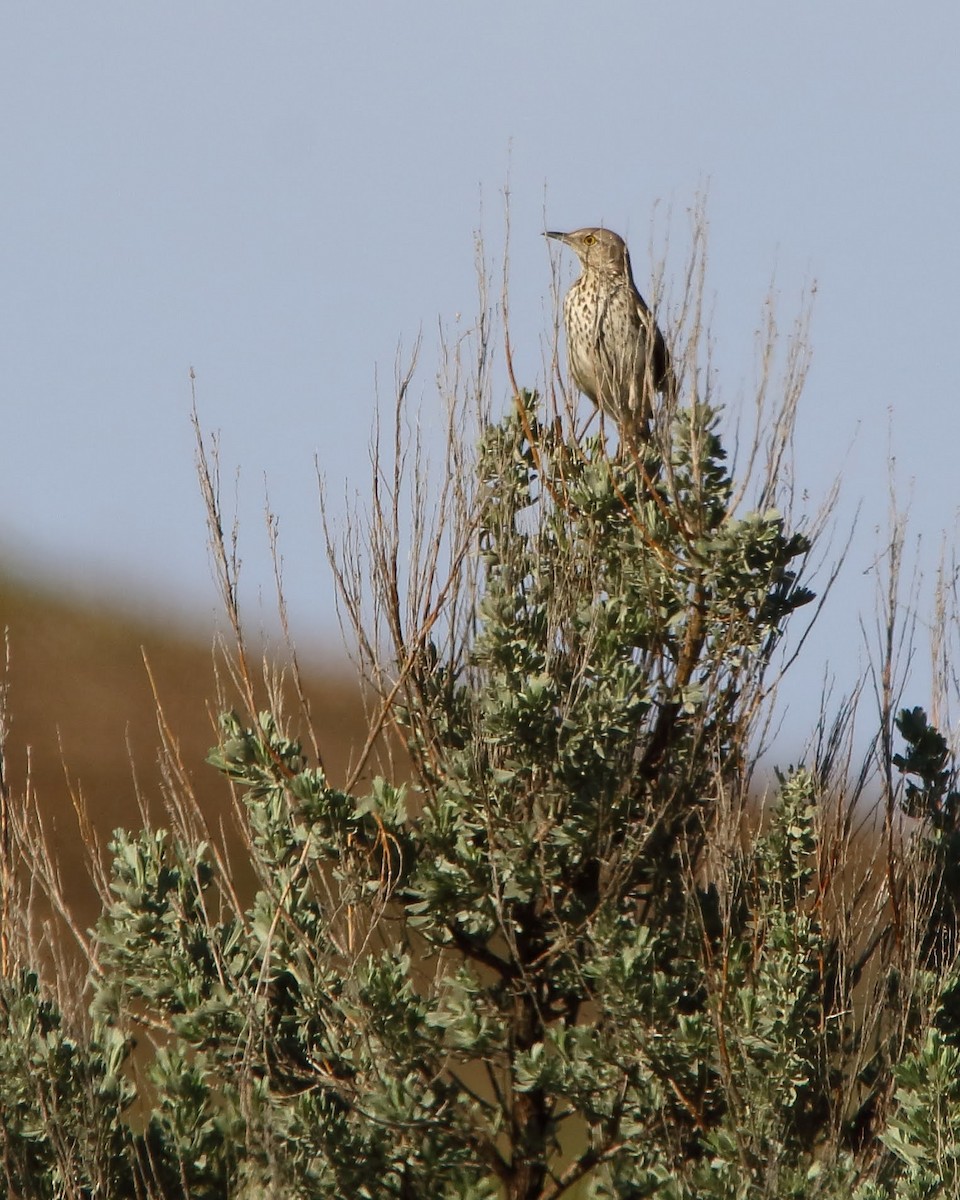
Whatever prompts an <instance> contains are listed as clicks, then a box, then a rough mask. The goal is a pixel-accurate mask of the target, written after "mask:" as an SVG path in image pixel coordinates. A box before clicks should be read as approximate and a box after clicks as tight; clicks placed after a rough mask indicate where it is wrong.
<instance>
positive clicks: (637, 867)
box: [0, 394, 960, 1200]
mask: <svg viewBox="0 0 960 1200" xmlns="http://www.w3.org/2000/svg"><path fill="white" fill-rule="evenodd" d="M477 473H478V478H479V479H480V481H481V483H482V490H481V495H480V501H479V509H478V511H477V513H476V529H477V530H478V532H479V538H478V542H477V545H478V553H479V555H480V562H481V565H482V586H481V587H480V590H479V593H478V595H477V596H476V597H474V598H473V599H474V600H475V603H474V605H473V607H472V608H471V609H470V613H469V618H470V619H469V620H468V621H467V622H466V626H465V628H466V629H467V632H466V633H465V634H464V635H463V637H464V640H463V642H462V644H460V645H457V644H455V638H453V637H452V636H451V640H450V642H449V644H445V645H444V646H441V644H440V643H439V642H437V643H432V642H430V641H429V640H428V639H427V638H426V637H424V638H422V639H421V640H420V642H419V644H418V645H419V648H418V649H417V650H416V652H415V653H413V654H411V655H409V656H408V657H407V659H406V660H405V661H404V662H403V666H402V673H401V679H400V684H402V687H401V686H398V687H397V688H396V689H395V691H394V693H393V695H392V697H391V702H392V712H393V716H394V718H395V719H396V721H397V723H398V725H399V726H400V727H401V728H402V730H403V731H404V734H405V736H406V738H407V741H408V746H409V750H410V755H411V761H412V762H413V764H414V768H415V776H414V779H413V782H412V783H410V784H409V785H405V784H401V783H399V782H390V781H388V780H386V779H384V778H377V779H375V780H374V781H373V782H372V783H371V784H370V786H369V790H368V791H367V792H366V794H364V795H359V796H358V795H352V794H349V793H347V792H345V791H342V790H339V789H337V788H334V787H332V786H330V784H329V782H328V780H327V779H326V777H325V775H324V772H323V770H322V769H321V768H320V767H319V766H318V765H316V764H311V762H310V760H309V758H308V756H307V754H306V753H305V752H304V750H303V748H302V746H301V745H300V744H299V742H298V741H297V740H296V739H295V738H294V737H293V736H292V735H291V734H290V732H289V731H288V730H287V729H286V728H285V726H284V724H283V721H282V720H281V718H280V717H279V715H277V714H275V713H271V712H262V713H259V714H256V715H250V716H248V717H247V718H246V719H244V718H241V717H240V716H239V715H238V714H236V713H228V714H226V715H224V717H223V718H222V721H221V733H220V740H219V744H218V746H217V747H216V748H215V749H214V750H213V751H212V752H211V755H210V762H211V763H212V764H213V766H214V767H215V768H216V769H217V770H219V771H220V772H221V773H222V775H223V776H224V777H225V778H226V780H228V781H229V783H230V785H231V786H232V787H233V788H235V789H236V790H237V792H238V793H239V795H240V797H241V800H242V806H243V812H244V814H245V830H246V833H247V835H248V840H249V848H250V855H251V861H252V865H253V867H254V870H255V873H256V878H257V885H256V887H255V889H254V894H253V895H252V897H251V898H249V900H248V901H244V902H238V901H236V900H235V896H234V892H233V891H232V889H231V888H230V887H229V886H228V882H229V881H227V880H226V879H224V878H223V876H222V875H221V869H220V867H219V865H218V862H217V860H216V859H215V857H214V855H213V854H212V852H211V848H210V847H209V846H208V845H207V844H206V843H205V842H203V841H199V840H197V839H195V838H191V837H189V836H188V835H187V833H186V831H185V830H182V829H181V830H179V831H178V832H171V831H167V830H156V829H147V830H143V831H141V832H139V833H138V834H135V835H133V834H129V833H126V832H124V831H122V830H118V831H117V832H116V834H115V836H114V839H113V842H112V844H111V847H110V849H111V853H112V860H113V862H112V875H111V883H110V887H111V897H112V898H111V902H110V903H109V905H108V906H107V907H106V909H105V911H104V912H103V915H102V916H101V918H100V921H99V922H98V925H97V929H96V937H97V950H96V962H95V970H94V971H93V973H92V975H91V980H90V991H91V1002H90V1010H89V1012H90V1015H89V1020H88V1022H87V1027H86V1030H85V1032H84V1033H83V1035H82V1036H81V1035H79V1034H78V1035H77V1036H72V1037H71V1036H67V1034H66V1033H65V1031H64V1026H63V1021H62V1019H61V1016H60V1015H59V1013H58V1012H57V1010H56V1008H55V1006H54V1005H53V1004H52V1003H51V1001H50V1000H49V999H45V998H44V996H43V994H42V991H41V989H40V987H39V985H38V983H37V980H36V977H35V976H33V975H23V976H20V977H16V978H10V979H8V980H6V981H4V982H3V986H2V991H0V1019H2V1021H3V1036H2V1038H0V1068H2V1069H0V1135H2V1138H3V1146H4V1164H5V1165H4V1170H5V1171H6V1178H7V1183H8V1190H9V1192H10V1194H11V1195H13V1194H16V1195H24V1196H33V1195H36V1196H44V1197H45V1196H48V1195H49V1196H51V1197H52V1196H58V1195H76V1196H81V1195H82V1196H88V1195H89V1196H93V1195H101V1194H110V1195H115V1196H121V1195H130V1196H134V1195H136V1196H143V1197H147V1196H150V1197H173V1196H177V1197H183V1196H187V1197H227V1196H258V1197H259V1196H268V1195H269V1196H273V1195H277V1196H279V1195H282V1196H284V1197H295V1198H298V1197H303V1198H307V1197H310V1198H312V1197H327V1196H329V1197H344V1196H349V1197H370V1198H380V1197H396V1198H398V1200H406V1198H408V1197H413V1196H425V1195H431V1196H436V1197H438V1198H439V1197H449V1198H450V1200H453V1198H454V1197H457V1198H460V1197H473V1198H476V1200H481V1198H487V1197H494V1196H505V1197H509V1198H511V1200H513V1198H518V1200H520V1198H522V1200H534V1198H538V1197H540V1198H547V1197H559V1196H560V1195H564V1194H566V1195H571V1196H572V1195H575V1194H580V1195H589V1196H593V1197H597V1198H598V1200H599V1198H600V1197H611V1198H612V1197H623V1198H626V1197H653V1196H656V1197H658V1198H662V1200H694V1198H697V1200H700V1198H707V1197H713V1198H717V1200H720V1198H724V1200H727V1198H729V1200H734V1198H736V1200H741V1198H742V1200H747V1198H750V1200H753V1198H759V1197H770V1198H774V1197H776V1198H786V1197H796V1198H798V1200H799V1198H800V1197H823V1198H825V1200H826V1198H836V1200H839V1198H840V1197H843V1198H846V1197H850V1196H854V1197H857V1198H858V1200H876V1198H877V1197H880V1196H888V1195H896V1196H903V1197H910V1198H911V1200H912V1198H913V1197H921V1196H923V1197H928V1196H941V1195H942V1196H949V1195H955V1194H956V1193H957V1190H958V1186H960V1149H958V1148H960V1090H958V1088H960V1085H958V1082H957V1081H958V1079H960V1058H958V1054H960V1034H958V1030H960V1024H958V1021H957V1013H958V1011H960V1004H958V1002H957V1000H956V997H957V996H958V995H960V977H958V976H956V975H955V974H951V973H950V971H949V970H947V969H946V967H943V969H941V964H945V963H946V958H947V956H946V953H945V948H944V945H943V943H942V942H940V943H938V956H937V957H936V961H934V956H933V955H932V951H931V950H930V946H931V943H930V939H929V938H927V939H926V941H924V939H923V938H922V937H921V938H919V939H918V941H917V944H916V946H915V947H914V949H915V950H916V954H915V955H914V957H913V958H911V957H910V955H909V953H908V952H907V951H906V950H904V948H903V936H902V934H901V936H900V941H899V943H898V942H896V939H894V938H893V937H892V936H887V935H886V934H885V933H883V931H881V933H880V934H879V935H877V936H874V929H873V928H870V929H867V930H864V931H863V932H862V936H861V935H853V936H851V934H850V927H851V925H854V924H855V921H856V919H857V917H858V915H862V914H863V913H864V912H866V911H867V910H868V909H869V908H870V907H871V904H872V901H871V900H870V899H869V897H868V898H867V899H863V895H864V893H863V891H861V892H859V893H856V895H857V896H858V897H860V898H859V899H858V900H857V901H856V902H850V903H848V902H847V901H846V900H845V899H844V898H843V897H842V896H841V897H840V899H837V895H833V894H832V893H831V887H832V886H833V882H834V878H835V876H836V875H837V873H838V872H840V871H842V869H843V867H844V864H843V862H840V861H838V859H837V856H836V854H833V856H832V857H831V854H832V851H831V846H832V845H834V843H832V842H831V837H832V834H831V832H830V830H829V829H828V828H827V826H826V824H825V820H824V815H823V812H824V810H823V806H822V803H821V800H822V795H821V790H822V780H821V779H820V778H819V777H818V776H817V774H816V772H815V771H813V770H809V769H799V770H796V771H793V772H791V773H789V774H786V775H784V776H782V777H781V779H780V786H779V795H778V797H777V800H776V803H775V804H772V805H771V806H770V808H769V811H768V812H767V813H766V814H765V816H764V821H763V822H762V825H761V827H760V828H759V829H755V830H754V831H753V832H752V833H749V834H748V832H747V830H746V827H745V826H744V824H743V823H742V822H741V820H740V815H741V812H740V806H741V805H742V803H743V801H744V798H745V795H746V791H747V787H748V783H749V778H750V768H751V765H752V764H751V761H750V755H751V741H750V738H751V732H752V728H753V723H754V721H755V719H756V716H757V713H758V712H759V711H760V708H761V705H762V701H763V698H764V679H765V674H766V671H767V668H768V665H769V663H770V661H771V656H772V654H773V652H774V650H775V649H776V647H777V645H778V643H779V641H780V639H781V637H782V635H783V632H784V628H785V623H786V622H787V621H788V619H789V618H790V616H791V615H792V614H793V613H794V612H795V611H796V610H797V609H798V608H800V607H801V606H802V605H804V604H806V603H807V602H808V601H809V600H810V599H811V593H810V592H809V591H808V590H807V589H806V587H805V586H804V585H803V583H802V575H803V567H804V562H805V557H806V554H807V552H808V550H809V548H810V547H809V543H808V541H807V539H806V538H805V537H804V535H803V534H802V533H799V532H796V531H791V530H789V529H788V528H787V523H786V521H785V519H784V517H783V515H782V514H780V513H779V512H777V511H776V510H774V509H771V508H765V509H764V511H762V512H747V513H739V512H738V511H737V510H736V508H735V506H734V501H733V497H734V486H733V479H732V477H731V475H730V473H729V470H728V468H727V464H726V460H725V456H724V452H723V448H722V446H721V443H720V441H719V438H718V435H717V423H716V416H715V414H714V413H713V412H712V411H711V410H710V409H709V407H707V406H705V405H698V406H696V407H695V408H693V409H692V410H688V411H683V412H680V413H679V414H677V415H676V417H675V419H674V423H673V426H672V429H671V431H670V435H669V437H668V438H667V439H666V441H665V443H664V447H663V448H662V452H661V450H659V449H655V448H653V447H648V448H646V449H645V451H644V454H643V456H642V457H641V458H640V459H639V460H637V459H635V458H631V457H630V456H629V455H627V456H624V455H622V456H621V457H619V458H616V459H612V458H611V457H610V456H609V455H608V453H607V451H606V448H605V446H604V444H603V442H602V440H601V439H599V438H595V439H593V440H587V441H585V442H582V443H579V444H578V443H577V442H575V441H573V440H571V439H569V438H567V437H565V436H564V433H563V431H562V430H561V429H560V428H559V426H557V425H553V424H551V425H546V424H541V422H540V419H539V416H538V411H537V404H536V398H535V397H534V396H532V395H530V394H524V395H522V396H521V397H519V398H518V401H517V405H516V407H515V409H514V410H513V411H512V412H511V413H510V414H509V415H508V416H506V417H505V418H504V419H503V420H501V421H500V422H499V423H497V424H495V425H492V426H490V427H489V428H487V429H486V431H485V433H484V436H483V439H482V443H481V446H480V449H479V458H478V463H477ZM900 729H901V733H902V734H903V736H904V738H905V740H906V742H907V743H908V748H907V752H906V753H905V755H903V756H902V757H901V758H898V759H896V760H895V762H896V765H898V766H900V767H901V768H902V770H903V771H904V772H905V773H907V774H908V775H910V776H911V777H912V778H915V779H918V780H919V781H920V782H919V783H916V784H915V783H913V782H911V783H910V784H909V785H908V787H907V789H906V798H905V804H906V809H907V812H908V813H909V815H911V816H913V817H917V818H923V819H925V820H926V821H927V822H928V824H929V826H930V828H931V829H932V830H933V831H934V832H935V834H936V835H937V838H938V839H939V840H938V841H936V846H937V847H938V849H937V851H936V853H935V854H933V855H932V856H930V857H929V858H928V860H927V869H928V876H927V878H928V880H933V885H932V890H931V888H928V889H927V890H926V891H924V890H923V889H920V890H918V891H917V892H916V893H915V894H916V896H917V897H920V898H921V899H922V898H923V897H924V896H926V897H927V900H928V901H930V897H931V896H933V897H936V903H937V904H940V905H941V907H940V908H939V909H937V911H938V912H942V911H944V910H943V908H942V902H943V898H944V896H945V895H947V894H948V893H949V888H948V889H947V890H946V891H945V890H944V887H943V886H941V885H942V881H943V880H944V879H946V878H947V877H948V871H947V868H948V866H949V864H950V862H952V861H953V860H952V858H951V856H952V855H953V847H952V842H950V840H949V838H948V837H947V836H946V835H947V833H948V832H949V833H952V832H953V831H954V829H955V824H956V822H955V820H954V816H955V808H956V793H955V792H954V791H953V790H952V788H951V785H952V778H953V777H952V774H951V773H950V767H949V760H948V755H947V752H946V744H945V742H944V741H943V739H942V738H941V737H940V735H939V734H938V733H937V732H936V731H935V730H933V729H931V728H930V727H929V726H928V725H927V722H926V717H925V716H924V715H923V714H922V713H921V712H919V711H917V710H915V711H914V712H913V713H905V714H902V715H901V719H900ZM838 894H839V893H838ZM831 896H832V898H831ZM930 903H932V901H931V902H930ZM926 911H927V913H928V914H929V913H930V912H932V911H933V909H932V908H930V906H929V904H928V908H927V910H926ZM921 926H922V922H921ZM927 928H929V926H928V927H927ZM894 947H896V949H895V948H894ZM878 948H879V949H878ZM881 951H882V953H881ZM878 996H880V997H883V998H884V1000H885V1001H892V1002H893V1003H890V1004H887V1005H886V1006H885V1005H883V1004H880V1005H878V1004H876V1003H874V1000H875V998H876V997H878ZM144 1034H145V1035H146V1040H145V1041H143V1042H142V1044H141V1053H147V1055H148V1059H147V1063H146V1066H145V1067H144V1066H143V1065H142V1064H141V1067H140V1069H139V1070H137V1071H134V1070H133V1068H132V1060H131V1058H130V1050H131V1045H132V1039H133V1037H134V1036H135V1035H136V1036H138V1037H141V1038H142V1037H143V1035H144ZM134 1101H136V1104H134Z"/></svg>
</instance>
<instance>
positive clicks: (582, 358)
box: [546, 228, 674, 440]
mask: <svg viewBox="0 0 960 1200" xmlns="http://www.w3.org/2000/svg"><path fill="white" fill-rule="evenodd" d="M546 236H547V237H548V238H557V239H558V241H561V242H563V243H564V244H565V245H567V246H569V247H570V249H571V250H573V251H574V253H575V254H576V255H577V257H578V258H579V259H580V265H581V266H582V268H583V273H582V274H581V276H580V278H579V279H578V280H577V281H576V282H575V283H574V284H573V286H572V287H571V288H570V291H569V292H567V294H566V296H565V297H564V301H563V322H564V325H565V327H566V332H567V358H568V360H569V362H570V373H571V375H572V376H573V381H574V383H575V384H576V385H577V387H578V388H579V389H580V391H581V392H583V394H584V395H585V396H588V397H589V398H590V399H591V400H592V401H593V402H594V404H596V405H598V406H599V407H600V408H601V409H602V410H603V412H604V413H606V414H607V415H608V416H610V417H613V419H614V420H615V421H616V422H617V423H618V425H619V426H620V428H621V430H622V431H623V432H624V433H626V434H627V435H628V436H632V437H634V438H637V439H641V440H642V439H644V438H646V437H647V436H648V435H649V430H650V417H651V415H652V413H653V397H654V395H655V393H657V392H662V393H667V392H668V391H670V390H671V389H672V388H673V386H674V384H673V371H672V369H671V366H670V355H669V353H668V352H667V347H666V343H665V342H664V340H663V334H662V333H661V332H660V330H659V329H658V328H657V324H656V321H654V319H653V314H652V313H651V311H650V309H649V308H648V307H647V304H646V302H645V301H644V299H643V297H642V296H641V295H640V293H639V292H638V291H637V285H636V284H635V283H634V281H633V271H632V270H631V267H630V253H629V251H628V250H627V244H626V242H624V240H623V238H622V237H619V236H618V235H617V234H615V233H611V231H610V230H609V229H594V228H590V229H577V230H574V232H573V233H557V232H548V233H547V234H546Z"/></svg>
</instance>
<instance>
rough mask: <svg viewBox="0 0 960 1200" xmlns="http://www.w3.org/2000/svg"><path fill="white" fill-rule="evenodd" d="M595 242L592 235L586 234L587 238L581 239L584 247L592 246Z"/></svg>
mask: <svg viewBox="0 0 960 1200" xmlns="http://www.w3.org/2000/svg"><path fill="white" fill-rule="evenodd" d="M596 240H597V239H596V238H595V237H594V236H593V234H592V233H588V234H587V236H586V237H585V238H584V239H583V244H584V245H585V246H592V245H593V243H594V242H595V241H596Z"/></svg>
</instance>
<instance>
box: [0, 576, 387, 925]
mask: <svg viewBox="0 0 960 1200" xmlns="http://www.w3.org/2000/svg"><path fill="white" fill-rule="evenodd" d="M3 629H5V630H6V632H7V637H8V641H9V652H10V662H9V670H8V671H7V675H6V684H7V697H6V710H7V718H8V725H9V728H8V737H7V745H6V755H5V757H6V777H7V781H8V784H9V786H10V791H11V796H12V797H13V798H15V797H17V796H20V795H22V794H23V792H24V788H25V783H26V780H27V778H28V775H29V780H30V785H31V788H32V791H33V793H34V795H35V796H36V797H37V801H38V805H39V807H40V810H41V812H42V813H43V814H44V820H45V822H46V823H47V824H48V825H49V827H50V828H51V830H52V833H53V837H52V841H53V845H54V848H55V850H56V854H57V858H58V862H59V864H60V867H61V870H62V871H63V876H64V881H65V883H66V884H67V888H68V891H70V892H71V893H73V895H74V897H75V898H77V899H80V900H81V901H83V900H89V901H91V902H92V900H93V894H92V891H91V890H90V884H89V882H88V881H87V878H86V873H85V871H84V870H83V866H82V847H81V841H80V838H79V836H78V833H77V822H76V817H75V815H74V808H73V803H72V800H71V789H74V791H79V792H82V795H83V797H84V799H85V801H86V803H87V806H88V808H89V811H90V815H91V817H92V820H93V823H94V826H95V829H96V831H97V833H98V835H99V838H100V840H101V842H105V841H106V840H107V838H108V837H109V834H110V832H111V830H112V829H114V828H115V827H116V826H118V825H124V826H126V827H127V828H138V827H139V825H140V824H141V821H140V814H139V810H138V802H137V796H138V793H139V794H140V795H141V796H142V797H143V798H144V800H145V802H146V803H147V805H148V807H149V810H150V812H151V814H152V815H155V816H156V818H157V819H158V820H160V821H162V820H163V816H162V814H163V801H162V792H161V786H160V785H161V773H160V767H159V761H158V755H159V748H160V742H161V739H160V734H159V732H158V726H157V713H156V707H155V704H154V698H153V694H152V691H151V685H150V679H149V677H148V673H147V670H146V668H145V666H144V655H146V657H147V659H148V661H149V664H150V669H151V672H152V674H153V678H154V681H155V683H156V686H157V691H158V694H159V698H160V701H161V704H162V706H163V709H164V714H165V716H166V719H167V721H168V724H169V726H170V728H171V730H172V732H173V734H174V736H175V737H176V738H177V739H178V741H179V745H180V750H181V756H182V760H183V762H184V764H185V766H186V767H187V769H188V771H189V773H190V776H191V778H192V782H193V786H194V788H195V790H196V794H197V796H198V798H199V800H200V803H201V807H202V808H203V809H204V810H205V812H206V814H207V816H208V819H210V820H211V823H212V824H213V825H214V826H216V825H217V824H218V822H219V820H220V818H221V817H222V818H223V819H224V821H225V823H226V824H227V825H228V826H230V825H232V816H231V804H230V798H229V794H228V792H227V789H226V786H225V784H224V782H223V781H222V779H221V778H220V777H219V775H218V774H217V773H216V772H215V771H214V770H213V768H212V767H210V766H208V765H207V764H206V763H205V761H204V759H205V757H206V755H207V752H208V751H209V749H210V747H211V746H212V745H213V744H214V742H215V740H216V734H215V730H214V725H213V715H214V714H215V709H216V704H215V699H216V694H217V693H216V682H215V671H214V656H213V652H212V645H213V638H212V635H211V636H210V637H207V638H204V637H203V636H202V635H199V634H198V635H190V634H188V633H184V632H178V631H175V630H173V629H171V628H165V627H164V626H163V625H162V624H160V623H158V622H156V621H152V620H150V619H148V618H144V617H136V616H131V615H129V614H128V613H124V611H123V609H122V608H121V606H120V605H119V604H111V603H110V601H108V600H105V601H103V602H102V603H94V602H91V601H81V600H78V599H75V598H72V597H69V596H68V597H66V598H65V597H63V596H58V595H56V594H54V593H53V592H52V591H50V590H44V589H40V588H34V587H30V586H26V585H24V584H22V583H20V582H14V581H12V580H10V579H8V578H4V577H2V576H0V630H3ZM0 661H2V660H0ZM305 684H306V692H307V696H308V699H309V702H310V707H311V712H312V716H313V724H314V726H315V728H316V730H317V732H318V735H319V737H320V741H321V747H322V750H323V755H324V765H325V766H326V769H327V771H328V772H329V774H330V777H331V780H332V781H333V782H335V783H339V782H342V778H343V775H344V774H345V771H346V768H347V764H348V760H349V758H350V755H351V751H353V752H354V753H355V752H356V750H357V748H358V747H359V746H361V745H362V743H363V740H364V732H365V724H364V716H363V708H362V703H361V697H360V693H359V690H358V687H357V684H356V681H355V679H351V678H350V676H349V675H348V673H347V671H346V670H344V671H343V672H342V673H340V674H335V673H330V674H326V675H323V676H321V674H320V673H319V671H317V670H313V671H308V672H307V678H306V679H305ZM81 909H82V910H86V909H87V904H86V903H82V904H81ZM84 915H86V912H85V911H84ZM91 915H92V914H91Z"/></svg>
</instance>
